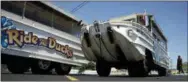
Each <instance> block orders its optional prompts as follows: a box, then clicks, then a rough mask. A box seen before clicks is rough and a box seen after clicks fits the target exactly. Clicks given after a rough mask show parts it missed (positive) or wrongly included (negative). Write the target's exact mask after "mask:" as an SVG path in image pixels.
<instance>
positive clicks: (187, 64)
mask: <svg viewBox="0 0 188 82" xmlns="http://www.w3.org/2000/svg"><path fill="white" fill-rule="evenodd" d="M182 68H183V70H184V72H186V73H188V62H184V63H183V66H182Z"/></svg>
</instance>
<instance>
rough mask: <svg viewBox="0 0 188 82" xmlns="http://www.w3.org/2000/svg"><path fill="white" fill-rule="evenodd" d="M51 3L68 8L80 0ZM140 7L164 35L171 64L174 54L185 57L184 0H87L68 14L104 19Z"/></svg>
mask: <svg viewBox="0 0 188 82" xmlns="http://www.w3.org/2000/svg"><path fill="white" fill-rule="evenodd" d="M51 3H52V4H54V5H56V6H58V7H59V8H61V9H63V10H65V11H67V12H70V11H71V10H72V9H74V8H75V7H76V6H78V5H79V4H81V3H82V2H81V1H78V2H73V1H72V2H65V1H54V2H51ZM144 10H146V11H147V13H150V14H153V15H154V17H155V19H156V21H157V23H158V24H159V26H160V28H161V29H162V31H163V32H164V35H165V36H166V37H167V39H168V52H169V55H170V57H171V59H172V63H173V68H175V67H176V63H177V62H176V60H177V56H178V55H180V56H181V57H182V58H183V62H185V61H187V58H188V57H187V27H188V25H187V22H188V21H187V19H188V17H187V15H188V13H187V12H188V3H187V2H178V1H176V2H167V1H166V2H125V1H120V2H115V1H114V2H105V1H103V2H97V1H95V2H88V3H87V4H86V5H85V6H83V7H82V8H80V9H79V10H78V11H76V12H74V13H72V14H73V15H74V16H76V17H77V18H78V19H80V20H84V21H85V22H87V23H88V24H91V23H93V21H94V20H101V21H106V20H108V19H110V18H113V17H120V16H126V15H130V14H132V13H144Z"/></svg>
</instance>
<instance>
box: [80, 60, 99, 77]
mask: <svg viewBox="0 0 188 82" xmlns="http://www.w3.org/2000/svg"><path fill="white" fill-rule="evenodd" d="M95 68H96V67H95V63H94V62H89V63H88V64H84V65H83V66H81V67H79V68H78V69H79V71H78V73H79V74H80V73H82V72H84V71H85V70H87V69H90V70H95Z"/></svg>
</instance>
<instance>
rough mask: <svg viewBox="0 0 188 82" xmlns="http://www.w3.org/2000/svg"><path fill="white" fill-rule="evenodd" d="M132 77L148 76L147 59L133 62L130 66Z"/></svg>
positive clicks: (129, 70) (129, 71)
mask: <svg viewBox="0 0 188 82" xmlns="http://www.w3.org/2000/svg"><path fill="white" fill-rule="evenodd" d="M128 73H129V76H130V77H146V76H148V67H147V65H146V61H145V60H144V61H139V62H131V63H130V64H129V66H128Z"/></svg>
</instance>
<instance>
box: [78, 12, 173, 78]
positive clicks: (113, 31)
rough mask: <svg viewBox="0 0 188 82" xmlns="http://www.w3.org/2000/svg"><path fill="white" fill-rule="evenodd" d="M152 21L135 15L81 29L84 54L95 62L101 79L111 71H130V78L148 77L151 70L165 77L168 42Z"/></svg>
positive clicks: (143, 15)
mask: <svg viewBox="0 0 188 82" xmlns="http://www.w3.org/2000/svg"><path fill="white" fill-rule="evenodd" d="M147 18H148V20H146V19H147ZM152 18H153V15H149V14H146V13H145V14H133V15H130V16H125V17H119V18H113V19H110V20H109V21H107V22H96V21H95V22H94V24H91V25H87V26H83V27H82V29H81V44H82V50H83V52H84V55H85V57H86V59H88V60H90V61H95V62H96V67H97V73H98V74H99V75H100V76H108V75H109V74H110V69H111V67H116V68H119V69H122V68H124V69H127V68H128V71H129V75H130V76H146V75H147V74H148V73H149V72H150V71H151V70H158V71H159V75H161V76H164V75H166V70H167V68H168V65H169V57H168V54H167V39H166V37H165V36H164V35H163V33H162V31H161V29H160V28H159V26H158V25H157V24H156V22H155V21H154V20H152ZM161 43H163V44H161Z"/></svg>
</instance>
